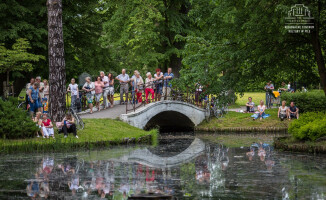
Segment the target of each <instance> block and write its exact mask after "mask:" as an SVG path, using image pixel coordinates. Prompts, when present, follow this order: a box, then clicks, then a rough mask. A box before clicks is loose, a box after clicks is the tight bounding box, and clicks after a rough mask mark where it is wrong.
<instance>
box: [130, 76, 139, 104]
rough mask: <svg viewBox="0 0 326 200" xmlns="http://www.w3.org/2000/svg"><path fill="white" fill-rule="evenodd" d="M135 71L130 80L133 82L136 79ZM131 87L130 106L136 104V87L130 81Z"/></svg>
mask: <svg viewBox="0 0 326 200" xmlns="http://www.w3.org/2000/svg"><path fill="white" fill-rule="evenodd" d="M137 72H138V71H137V70H135V71H134V75H132V77H131V79H130V80H134V79H135V78H136V74H137ZM130 85H131V99H132V104H135V103H136V99H137V98H136V86H135V85H134V82H133V81H131V82H130Z"/></svg>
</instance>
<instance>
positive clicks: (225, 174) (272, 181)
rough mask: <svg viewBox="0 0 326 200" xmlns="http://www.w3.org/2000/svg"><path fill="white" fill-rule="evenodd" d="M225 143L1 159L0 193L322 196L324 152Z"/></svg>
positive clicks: (176, 141)
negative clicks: (317, 153) (301, 151)
mask: <svg viewBox="0 0 326 200" xmlns="http://www.w3.org/2000/svg"><path fill="white" fill-rule="evenodd" d="M259 146H260V145H257V147H254V146H253V147H252V148H251V149H252V151H251V152H250V148H249V147H243V148H228V147H226V146H224V145H223V144H216V143H212V142H211V141H205V140H202V139H199V138H197V137H195V136H182V137H178V138H173V139H171V138H166V139H164V138H163V139H160V141H159V144H158V145H157V146H156V147H151V146H133V147H114V148H110V149H106V150H97V151H87V152H85V151H81V152H71V153H53V154H14V155H6V156H2V157H1V160H0V199H38V198H39V197H44V198H47V199H100V198H107V199H127V198H128V196H131V195H136V194H143V193H157V194H158V193H159V194H168V195H172V196H174V197H175V199H215V198H218V199H325V198H326V196H325V194H326V157H325V156H322V155H308V154H294V153H286V152H278V151H276V150H273V148H272V147H271V146H269V145H268V144H265V145H262V147H259Z"/></svg>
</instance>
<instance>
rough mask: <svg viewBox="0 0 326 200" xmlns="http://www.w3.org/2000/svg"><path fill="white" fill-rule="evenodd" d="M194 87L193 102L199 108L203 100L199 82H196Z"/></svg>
mask: <svg viewBox="0 0 326 200" xmlns="http://www.w3.org/2000/svg"><path fill="white" fill-rule="evenodd" d="M195 87H196V92H195V102H196V105H197V106H199V107H201V103H202V100H203V98H201V97H200V95H201V93H202V92H203V86H202V85H201V84H200V82H198V83H196V84H195Z"/></svg>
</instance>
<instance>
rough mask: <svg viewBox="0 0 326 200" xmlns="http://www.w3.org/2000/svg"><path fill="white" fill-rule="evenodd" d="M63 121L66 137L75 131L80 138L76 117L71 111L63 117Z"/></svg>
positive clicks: (75, 134)
mask: <svg viewBox="0 0 326 200" xmlns="http://www.w3.org/2000/svg"><path fill="white" fill-rule="evenodd" d="M61 123H62V124H63V126H62V131H63V134H64V137H65V138H66V137H67V136H68V133H73V134H74V136H75V137H76V138H78V135H77V129H76V124H75V119H74V118H73V117H72V116H71V114H70V113H68V114H66V117H65V118H63V120H62V122H61Z"/></svg>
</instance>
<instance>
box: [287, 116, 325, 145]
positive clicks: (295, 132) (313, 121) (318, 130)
mask: <svg viewBox="0 0 326 200" xmlns="http://www.w3.org/2000/svg"><path fill="white" fill-rule="evenodd" d="M289 133H291V134H292V136H293V137H294V138H296V139H299V140H311V141H315V140H316V139H318V138H320V137H323V136H326V113H322V112H307V113H304V114H303V115H301V116H300V118H299V119H298V120H295V121H293V122H292V123H291V124H290V126H289Z"/></svg>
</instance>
